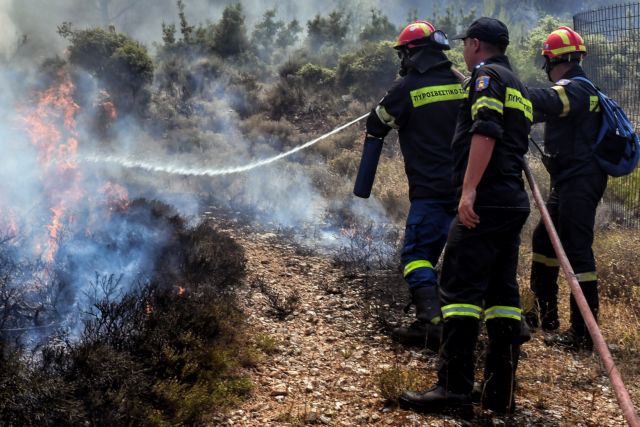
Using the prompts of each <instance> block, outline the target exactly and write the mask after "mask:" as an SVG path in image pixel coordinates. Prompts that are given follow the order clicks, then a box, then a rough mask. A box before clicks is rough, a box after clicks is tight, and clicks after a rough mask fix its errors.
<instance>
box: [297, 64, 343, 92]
mask: <svg viewBox="0 0 640 427" xmlns="http://www.w3.org/2000/svg"><path fill="white" fill-rule="evenodd" d="M295 75H296V76H298V77H300V79H302V83H303V84H304V85H305V87H319V86H322V87H327V86H331V85H333V81H334V79H335V76H336V73H335V71H334V70H331V69H329V68H324V67H321V66H319V65H315V64H311V63H307V64H304V65H303V66H302V67H300V69H298V71H297V72H296V74H295Z"/></svg>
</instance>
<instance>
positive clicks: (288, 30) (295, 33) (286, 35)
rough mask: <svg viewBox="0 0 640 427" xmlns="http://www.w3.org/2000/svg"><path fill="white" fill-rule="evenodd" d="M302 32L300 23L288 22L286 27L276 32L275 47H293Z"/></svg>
mask: <svg viewBox="0 0 640 427" xmlns="http://www.w3.org/2000/svg"><path fill="white" fill-rule="evenodd" d="M301 32H302V27H301V26H300V22H298V20H297V19H294V20H293V21H291V22H289V23H288V24H287V26H286V27H283V28H281V29H280V31H279V32H278V37H277V38H276V46H278V47H279V48H281V49H286V48H288V47H291V46H293V45H295V44H296V43H297V42H298V37H299V36H300V33H301Z"/></svg>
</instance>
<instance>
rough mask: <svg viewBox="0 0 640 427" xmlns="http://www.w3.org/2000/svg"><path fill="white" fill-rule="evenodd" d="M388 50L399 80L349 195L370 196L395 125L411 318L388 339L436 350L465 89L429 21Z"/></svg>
mask: <svg viewBox="0 0 640 427" xmlns="http://www.w3.org/2000/svg"><path fill="white" fill-rule="evenodd" d="M394 47H395V49H396V50H397V51H398V56H399V57H400V59H401V69H400V75H401V78H400V79H399V80H398V81H397V82H396V83H395V84H394V86H393V87H391V89H389V91H388V92H387V94H386V95H385V96H384V98H383V99H382V100H381V101H380V102H379V104H378V105H377V106H376V107H375V108H374V109H373V110H372V111H371V114H370V115H369V117H368V120H367V125H366V137H365V141H364V147H363V156H362V160H361V162H360V169H359V171H358V176H357V178H356V184H355V188H354V193H355V195H357V196H359V197H365V198H366V197H369V195H370V193H371V188H372V185H373V180H374V176H375V171H376V166H377V164H378V159H379V156H380V152H381V149H382V143H383V139H384V138H385V137H386V135H387V134H388V133H389V132H390V131H391V130H392V129H397V131H398V137H399V141H400V149H401V151H402V155H403V157H404V164H405V171H406V174H407V178H408V181H409V198H410V201H411V207H410V210H409V214H408V217H407V222H406V228H405V237H404V247H403V250H402V255H401V261H402V267H403V274H404V278H405V280H406V281H407V283H408V284H409V288H410V292H411V296H412V303H413V304H415V308H416V319H417V320H416V321H415V322H413V323H412V324H411V325H410V326H409V327H399V328H396V329H394V330H393V331H392V336H393V337H394V338H395V339H396V340H398V341H399V342H401V343H403V344H405V345H417V346H425V345H426V346H427V347H429V348H431V349H433V350H437V349H438V347H439V344H440V336H441V326H440V322H441V312H440V303H439V298H438V290H437V282H438V278H437V274H436V270H435V267H436V263H437V262H438V259H439V258H440V254H441V252H442V249H443V247H444V245H445V242H446V237H447V234H448V231H449V227H450V224H451V220H452V219H453V217H454V215H455V207H456V204H455V190H454V188H453V185H452V183H451V170H452V166H453V163H452V155H451V148H450V145H451V140H452V138H453V133H454V129H455V122H456V116H457V112H458V109H459V106H460V104H461V102H462V99H463V98H464V97H465V92H464V91H463V89H462V85H461V84H460V80H459V76H460V75H459V73H458V74H455V72H454V71H453V70H452V67H451V62H450V61H449V60H448V59H447V57H446V55H445V54H444V53H443V50H446V49H449V42H448V39H447V37H446V35H445V34H444V33H442V32H441V31H438V30H436V29H435V27H434V26H433V25H431V24H430V23H429V22H427V21H416V22H414V23H412V24H410V25H408V26H407V27H406V28H405V29H404V30H403V31H402V32H401V33H400V35H399V37H398V40H397V42H396V44H395V46H394Z"/></svg>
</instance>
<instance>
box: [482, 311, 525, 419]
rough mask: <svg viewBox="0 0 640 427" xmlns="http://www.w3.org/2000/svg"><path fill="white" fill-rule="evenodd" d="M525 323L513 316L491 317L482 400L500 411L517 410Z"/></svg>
mask: <svg viewBox="0 0 640 427" xmlns="http://www.w3.org/2000/svg"><path fill="white" fill-rule="evenodd" d="M520 329H521V323H520V322H519V321H517V320H513V319H491V320H488V321H487V332H488V335H489V347H488V350H487V358H486V361H485V367H484V383H483V387H482V394H481V401H482V407H483V408H484V409H490V410H492V411H494V412H497V413H499V414H509V413H513V411H514V410H515V384H516V370H517V369H518V360H519V358H520V340H521V331H520Z"/></svg>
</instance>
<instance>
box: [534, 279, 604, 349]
mask: <svg viewBox="0 0 640 427" xmlns="http://www.w3.org/2000/svg"><path fill="white" fill-rule="evenodd" d="M580 288H581V289H582V293H584V297H585V299H586V300H587V304H589V308H590V309H591V313H593V317H595V318H596V321H597V320H598V311H599V308H600V304H599V300H598V282H597V281H595V280H593V281H588V282H580ZM570 308H571V328H569V329H568V330H567V331H565V332H562V333H559V334H553V335H549V336H546V337H545V339H544V342H545V344H547V345H549V346H556V347H561V348H565V349H567V350H571V351H587V352H592V351H593V340H592V339H591V335H589V331H588V330H587V326H586V325H585V323H584V319H583V317H582V314H580V310H579V309H578V305H577V304H576V301H575V299H574V298H573V295H571V299H570Z"/></svg>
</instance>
